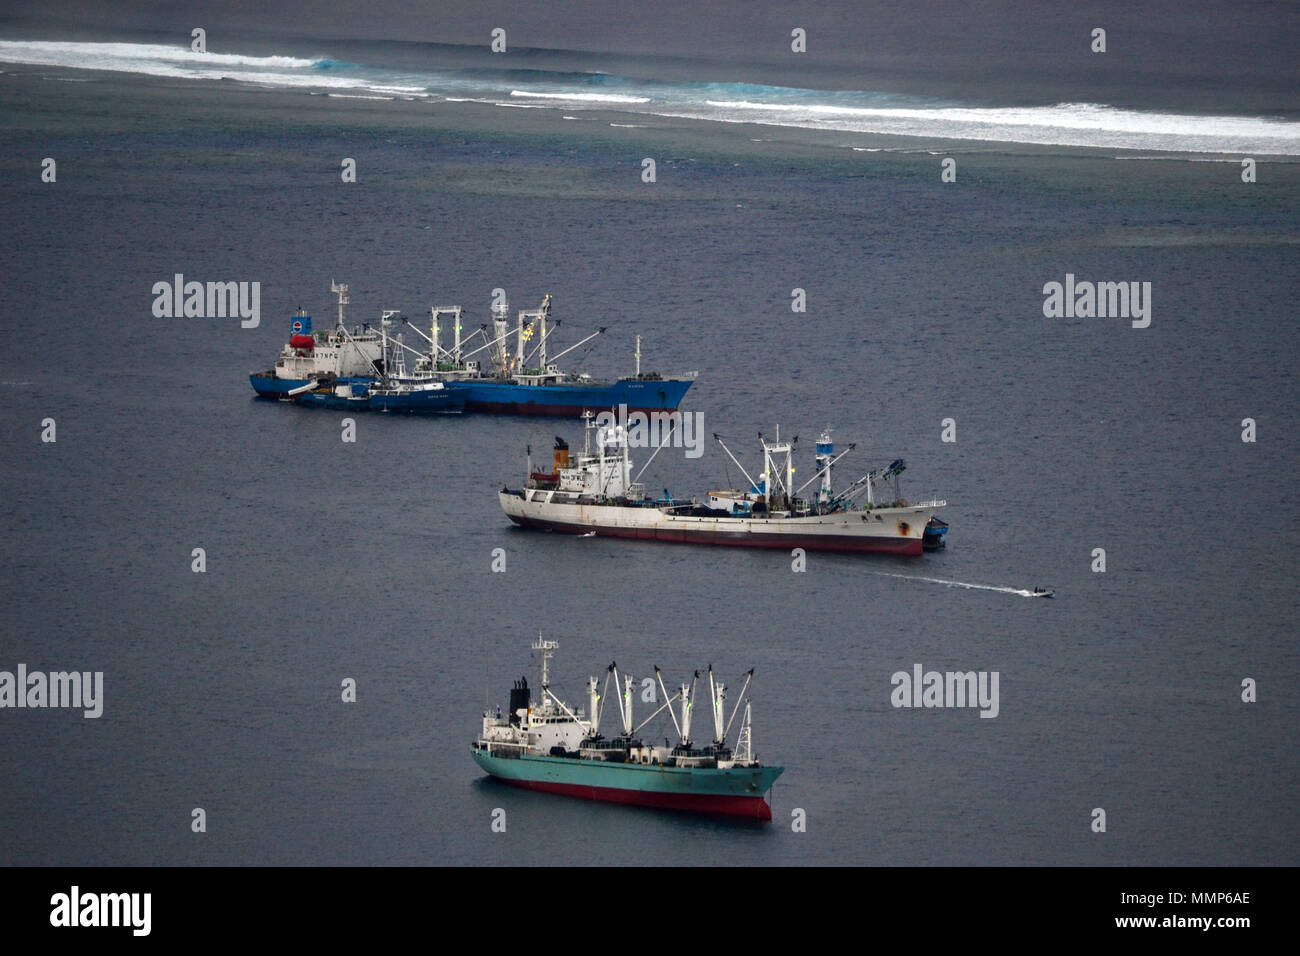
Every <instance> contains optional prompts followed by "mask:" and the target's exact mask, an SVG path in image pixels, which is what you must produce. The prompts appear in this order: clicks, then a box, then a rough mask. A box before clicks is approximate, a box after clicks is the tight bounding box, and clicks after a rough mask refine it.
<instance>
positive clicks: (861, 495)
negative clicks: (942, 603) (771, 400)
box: [498, 415, 948, 555]
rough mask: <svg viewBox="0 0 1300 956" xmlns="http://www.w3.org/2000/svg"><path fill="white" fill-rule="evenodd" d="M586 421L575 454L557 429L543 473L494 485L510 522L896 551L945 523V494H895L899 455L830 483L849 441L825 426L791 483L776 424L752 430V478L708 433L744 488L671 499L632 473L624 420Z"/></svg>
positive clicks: (744, 543)
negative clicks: (882, 494) (809, 471)
mask: <svg viewBox="0 0 1300 956" xmlns="http://www.w3.org/2000/svg"><path fill="white" fill-rule="evenodd" d="M585 423H586V443H585V447H584V451H583V454H582V455H581V456H579V457H578V460H577V462H576V463H571V461H570V457H569V447H568V444H567V443H566V442H565V441H564V439H562V438H558V437H557V439H556V443H555V451H554V465H553V468H552V470H551V471H550V472H533V470H532V465H531V461H530V463H529V466H528V469H527V479H526V481H525V482H524V485H523V487H520V488H514V489H512V488H510V487H508V486H507V487H505V488H503V489H502V490H501V491H500V493H499V495H498V497H499V500H500V502H501V508H502V510H503V511H504V512H505V513H506V515H507V516H508V517H509V518H510V520H511V521H513V522H514V523H515V524H517V525H520V526H523V527H527V528H538V529H544V530H548V531H558V532H564V533H569V534H590V533H595V534H596V535H597V536H609V537H616V538H640V539H647V540H655V541H671V542H677V543H696V544H716V545H732V546H740V547H759V548H784V549H787V550H789V549H793V548H804V549H815V550H823V551H854V552H878V553H885V554H903V555H914V554H920V553H921V552H922V551H923V550H926V549H932V548H937V547H940V546H942V544H943V543H944V540H945V536H946V534H947V531H948V525H947V524H946V523H945V522H943V521H942V520H941V519H939V518H937V517H936V516H935V512H936V511H938V510H939V509H940V508H943V507H945V506H946V505H947V502H946V501H939V500H934V501H922V502H917V503H909V502H908V501H906V500H905V499H903V498H902V497H901V495H900V494H899V490H898V476H899V475H900V474H901V473H902V472H903V470H904V469H905V468H906V467H907V466H906V462H904V461H903V460H902V459H901V458H900V459H894V460H893V461H891V462H890V463H889V464H888V465H886V466H884V467H881V468H878V469H876V470H874V471H869V472H867V473H866V474H865V475H863V476H862V477H860V478H858V479H857V480H856V481H854V482H853V483H852V484H850V485H849V486H847V487H846V488H845V489H843V490H842V491H839V492H836V491H834V490H833V487H832V483H831V469H832V467H833V466H834V465H835V464H836V463H837V462H838V461H839V460H840V459H841V458H843V457H844V455H846V454H848V453H849V452H850V451H852V450H853V449H854V447H855V446H853V445H850V446H849V447H848V449H846V450H845V451H844V452H841V453H839V454H836V452H835V446H834V443H833V442H832V441H831V437H830V433H829V432H824V433H823V434H822V435H821V436H820V437H819V438H818V439H817V446H816V458H815V460H816V465H817V472H816V474H814V475H813V477H812V478H811V479H809V480H808V481H807V482H805V483H804V484H803V485H801V486H800V487H798V488H796V487H795V486H794V457H793V455H794V449H795V444H796V442H797V441H798V439H797V438H795V439H794V440H793V441H783V440H782V439H781V437H780V429H779V428H778V429H777V436H776V439H775V440H772V441H769V440H768V439H766V438H763V437H762V436H760V442H761V444H762V450H763V470H762V471H761V472H760V473H759V476H758V478H757V480H755V479H754V478H751V477H750V475H749V473H748V472H747V471H745V468H744V466H743V465H741V464H740V461H739V460H738V459H737V458H736V456H735V455H733V454H732V453H731V450H730V449H729V448H727V446H726V444H725V443H723V441H722V439H721V438H719V437H718V436H717V435H714V438H715V440H717V441H718V443H719V445H721V447H722V449H723V451H725V452H726V454H727V456H728V457H729V458H730V459H731V461H732V462H734V463H735V465H736V466H737V467H738V468H739V469H740V472H741V474H742V475H744V476H745V478H746V479H747V480H748V482H749V485H748V490H745V489H736V488H732V489H725V490H718V491H711V492H709V493H708V495H707V496H706V497H705V498H704V499H702V500H701V499H677V498H670V497H669V496H668V494H667V492H666V491H665V494H664V497H662V498H658V499H653V498H650V497H648V496H647V494H646V490H645V485H644V484H642V483H641V482H639V481H637V480H636V478H639V477H640V472H638V473H637V476H636V477H633V475H632V462H631V459H630V457H629V455H628V429H627V426H625V425H621V424H611V425H607V426H599V425H597V424H596V423H595V422H594V421H593V419H592V417H591V416H590V415H587V416H585ZM593 432H595V449H594V450H593V449H592V440H591V439H592V433H593ZM662 447H663V445H660V448H662ZM657 453H658V449H656V452H655V454H657ZM781 456H784V463H783V464H782V462H781ZM650 458H651V460H653V458H654V455H653V454H652V455H651V456H650ZM646 465H649V460H648V461H647V462H646ZM644 470H645V466H642V471H644ZM813 482H819V485H818V487H817V490H816V492H815V494H814V495H813V496H812V497H811V498H801V497H799V496H800V494H801V493H803V492H804V490H805V489H806V488H808V487H809V485H811V484H812V483H813ZM886 482H892V484H893V492H894V494H893V498H892V499H890V500H887V501H883V502H882V501H877V500H876V494H875V493H876V490H877V489H878V488H880V487H881V486H882V485H884V484H885V483H886ZM859 499H861V500H859Z"/></svg>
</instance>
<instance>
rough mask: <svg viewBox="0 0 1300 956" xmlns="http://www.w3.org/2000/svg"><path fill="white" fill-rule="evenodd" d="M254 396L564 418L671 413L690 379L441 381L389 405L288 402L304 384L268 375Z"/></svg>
mask: <svg viewBox="0 0 1300 956" xmlns="http://www.w3.org/2000/svg"><path fill="white" fill-rule="evenodd" d="M249 381H250V382H251V384H252V386H253V389H254V391H256V392H257V394H258V395H260V396H262V397H264V398H286V399H288V400H289V401H293V402H297V403H298V404H300V405H308V406H316V407H324V408H355V409H367V408H374V409H376V410H382V411H409V412H446V411H461V410H463V411H469V412H489V413H497V414H505V415H546V416H556V417H568V416H578V415H581V414H582V412H583V411H587V410H590V411H592V412H600V411H602V410H605V409H611V408H614V409H616V408H618V407H619V406H620V405H625V406H627V408H628V409H629V410H631V411H638V410H639V411H646V412H650V411H672V410H674V409H676V408H677V406H678V405H679V404H680V403H681V400H682V398H683V397H685V395H686V392H687V390H688V389H689V388H690V387H691V384H692V383H691V380H690V379H668V380H662V381H641V380H636V379H623V380H620V381H617V382H612V383H606V384H603V385H517V384H515V383H514V382H447V383H445V384H446V387H445V389H442V390H440V391H439V392H438V393H435V394H438V395H439V396H442V395H445V396H446V397H445V399H443V398H439V399H438V400H434V398H433V397H432V396H431V395H430V394H429V393H411V394H410V395H403V396H390V398H391V399H393V401H391V402H380V401H379V399H380V398H382V396H375V397H374V399H364V400H358V399H347V398H339V397H337V396H334V395H323V394H319V393H316V392H305V393H303V394H302V395H295V396H292V397H290V396H289V395H288V392H289V390H290V389H294V388H297V387H299V386H301V385H306V384H307V382H306V380H296V379H279V378H275V377H274V376H272V375H265V374H253V375H250V376H249ZM338 381H339V382H340V383H348V382H351V383H354V384H360V385H365V384H368V383H370V382H372V381H373V380H371V379H339V380H338Z"/></svg>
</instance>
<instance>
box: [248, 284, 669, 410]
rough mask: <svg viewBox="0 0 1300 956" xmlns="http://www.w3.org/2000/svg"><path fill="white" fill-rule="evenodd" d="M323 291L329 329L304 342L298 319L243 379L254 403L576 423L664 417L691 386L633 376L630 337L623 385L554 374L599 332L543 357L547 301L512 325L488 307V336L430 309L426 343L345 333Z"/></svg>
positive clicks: (453, 309) (340, 303)
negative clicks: (266, 364) (624, 414)
mask: <svg viewBox="0 0 1300 956" xmlns="http://www.w3.org/2000/svg"><path fill="white" fill-rule="evenodd" d="M330 291H331V292H333V293H334V294H335V295H336V296H337V297H338V299H337V308H338V319H337V323H336V325H335V326H334V328H333V329H329V330H318V331H316V332H313V331H312V328H311V316H309V315H306V314H305V313H304V312H303V310H301V309H299V310H298V314H297V315H295V316H294V317H293V321H292V323H291V325H290V338H289V341H288V342H287V343H286V344H285V345H284V347H283V348H282V349H281V351H280V355H279V357H278V358H277V360H276V364H275V366H274V367H273V368H271V369H268V370H266V371H262V372H253V373H251V374H250V376H249V381H250V383H251V384H252V386H253V389H254V391H256V392H257V394H258V395H259V396H261V397H263V398H274V399H279V400H282V401H291V402H296V403H298V404H301V405H311V406H322V407H327V408H356V409H367V408H369V409H373V410H377V411H407V412H440V413H445V412H449V411H451V412H459V411H468V412H486V413H496V414H513V415H547V416H556V417H565V416H574V417H576V416H578V415H580V414H581V413H582V412H583V411H585V410H595V409H600V408H609V407H611V406H620V405H622V406H626V407H627V408H629V409H631V410H633V411H643V412H654V411H672V410H674V409H676V408H677V406H678V405H679V404H680V403H681V400H682V398H683V397H684V396H685V395H686V391H687V389H689V388H690V387H691V385H692V383H693V382H694V379H695V373H694V372H690V373H686V374H684V375H680V376H676V377H664V376H661V375H659V374H657V373H655V372H642V371H641V337H640V336H639V335H638V336H637V337H636V356H635V359H636V370H635V372H634V374H633V375H632V376H631V377H628V378H620V379H617V380H615V381H612V382H598V381H596V380H595V379H593V378H592V377H591V376H589V375H586V374H580V373H577V374H575V373H567V372H564V371H562V370H561V368H560V366H559V364H558V361H559V360H560V359H561V358H563V357H564V356H565V355H568V354H569V353H570V352H573V351H574V350H575V349H577V348H579V347H581V346H583V345H586V344H587V343H589V342H591V341H592V340H594V339H595V338H597V337H598V336H600V335H602V334H604V332H605V331H606V329H605V328H603V327H602V328H599V329H597V330H596V331H595V332H593V333H591V334H590V335H588V336H586V337H585V338H583V339H581V340H580V341H578V342H576V343H575V344H573V345H571V346H569V347H568V348H566V349H564V350H563V351H561V352H559V353H557V354H554V355H549V354H548V345H549V339H550V337H551V335H552V334H553V332H554V330H555V328H556V327H558V325H559V322H558V321H556V322H552V321H550V311H551V297H550V296H549V295H547V296H546V297H545V298H544V299H543V300H542V304H541V306H540V307H539V308H537V309H521V310H519V313H518V318H517V320H516V322H515V323H514V324H513V325H512V324H511V322H510V307H509V303H508V302H506V301H504V300H501V301H499V302H497V303H495V304H494V305H493V307H492V326H491V328H490V329H489V327H488V326H487V325H483V326H481V327H480V328H479V329H477V330H476V331H474V332H472V333H471V334H470V335H468V336H462V334H461V333H462V332H463V330H464V326H463V320H464V309H462V308H461V307H460V306H458V305H448V306H434V307H433V308H431V309H430V310H429V315H430V321H429V325H428V328H429V332H428V334H427V335H426V334H425V332H424V330H423V329H421V328H419V327H418V326H416V325H414V324H413V323H411V322H410V320H409V319H407V318H405V317H404V316H402V315H401V314H400V313H399V312H396V311H393V310H387V311H385V312H383V313H382V315H381V316H380V321H379V328H378V329H374V328H372V327H371V326H370V325H369V324H368V323H367V324H364V325H361V326H358V327H353V328H352V329H349V328H348V327H347V324H346V321H345V313H344V310H345V307H346V306H347V305H348V304H349V302H350V299H349V298H348V287H347V286H346V285H344V284H341V283H336V282H331V284H330ZM444 323H449V324H450V326H451V329H450V331H451V336H450V339H451V342H450V345H447V344H445V337H444V336H443V331H444ZM399 325H400V326H401V327H402V328H404V329H406V330H409V331H410V332H412V333H413V334H414V335H415V336H417V337H418V338H419V339H421V340H422V341H423V343H424V344H425V346H426V347H425V348H424V349H423V350H422V349H417V348H413V347H412V346H410V345H408V344H407V343H406V341H405V333H404V332H398V331H396V329H397V327H398V326H399ZM511 337H513V338H514V341H515V348H514V351H513V354H512V353H511V350H510V348H509V342H510V339H511ZM480 338H481V340H482V341H478V340H479V339H480ZM408 355H409V356H410V357H411V365H410V368H409V369H408V362H407V358H408ZM475 356H479V357H478V358H476V357H475ZM435 386H436V387H435Z"/></svg>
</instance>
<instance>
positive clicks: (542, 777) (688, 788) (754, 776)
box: [470, 636, 783, 820]
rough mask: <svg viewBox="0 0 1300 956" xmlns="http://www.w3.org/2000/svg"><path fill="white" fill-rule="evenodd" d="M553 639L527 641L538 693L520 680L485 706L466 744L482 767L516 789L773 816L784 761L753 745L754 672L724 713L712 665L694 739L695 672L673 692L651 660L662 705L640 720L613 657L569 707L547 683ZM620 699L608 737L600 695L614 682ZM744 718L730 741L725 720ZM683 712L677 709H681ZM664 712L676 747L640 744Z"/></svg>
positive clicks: (627, 678) (628, 681)
mask: <svg viewBox="0 0 1300 956" xmlns="http://www.w3.org/2000/svg"><path fill="white" fill-rule="evenodd" d="M558 646H559V645H558V643H557V642H556V641H547V640H543V639H542V638H541V637H540V636H539V637H538V639H537V642H536V643H535V644H533V646H532V649H533V652H534V653H535V654H538V655H540V656H541V658H542V686H541V692H542V694H541V699H540V700H534V699H533V698H532V694H531V691H530V689H529V687H528V680H527V679H526V678H525V679H523V680H520V681H516V682H515V686H514V687H513V688H512V689H511V691H510V706H509V709H508V710H507V712H506V713H505V714H502V713H501V708H500V707H498V708H497V710H496V713H495V714H492V713H484V715H483V730H482V734H481V735H480V736H479V738H478V739H477V740H475V741H474V742H473V743H472V744H471V745H470V754H471V756H472V757H473V758H474V762H475V763H477V764H478V765H479V766H480V767H481V768H482V769H483V770H485V771H486V772H487V773H489V774H491V775H492V776H493V777H495V778H497V779H499V780H502V781H504V782H505V783H508V784H511V785H512V786H517V787H526V788H528V789H530V790H542V791H547V792H550V793H559V794H565V795H567V796H574V797H583V798H586V799H589V800H605V801H609V802H613V803H627V804H636V805H638V806H646V807H658V808H662V809H671V810H690V811H696V812H702V813H714V814H721V815H725V816H739V817H747V818H750V819H756V820H770V819H772V808H771V806H770V805H769V804H768V802H767V794H768V791H770V790H771V789H772V784H773V783H775V782H776V778H777V777H779V776H780V775H781V772H782V769H783V768H781V767H767V766H764V765H763V764H762V763H760V762H759V761H758V759H757V758H756V757H755V756H754V752H753V739H752V729H751V717H752V713H751V705H750V701H749V700H748V699H747V698H745V691H746V690H748V689H749V684H750V681H751V679H752V678H753V674H754V672H753V671H752V670H751V671H750V672H749V673H748V674H747V675H746V676H745V684H744V686H743V687H742V688H741V691H740V695H739V698H738V700H737V703H736V706H735V707H734V708H733V709H732V712H731V718H730V720H725V718H726V713H725V703H726V685H724V684H722V683H720V682H716V681H715V680H714V677H713V668H712V666H710V667H709V670H708V683H709V695H710V711H711V713H712V717H713V740H712V742H711V743H709V744H707V745H703V746H697V745H696V744H695V743H694V742H693V741H692V739H691V716H692V711H693V708H694V705H695V690H696V685H697V684H698V682H699V677H700V675H699V672H698V671H697V672H696V673H695V676H694V678H693V679H692V680H691V682H690V683H689V684H686V683H683V684H682V685H681V686H680V687H679V688H678V689H677V691H676V692H675V693H673V694H672V695H669V693H668V690H667V688H666V687H665V686H664V681H663V675H662V674H661V673H660V671H659V668H657V667H656V668H655V669H654V672H655V680H656V681H657V682H658V686H659V689H660V690H661V691H662V693H663V700H664V702H663V704H662V705H661V706H660V707H659V708H658V709H657V710H656V711H655V712H654V713H652V714H651V715H650V717H649V718H648V719H647V720H646V721H644V722H642V723H641V724H640V725H635V723H634V721H633V719H632V702H633V696H634V695H633V687H634V686H635V684H636V680H635V678H633V677H632V676H631V675H627V674H625V675H622V676H621V677H620V675H619V673H618V666H617V665H616V664H610V665H609V668H608V669H607V672H606V677H605V686H604V690H603V691H602V690H600V684H599V681H597V679H596V678H595V677H591V678H588V681H587V694H588V706H587V709H586V712H585V714H584V711H583V709H582V708H577V709H574V708H571V707H569V706H568V705H567V704H565V703H564V702H563V701H561V700H560V699H559V698H558V697H557V696H555V694H554V693H552V692H551V689H550V671H549V665H550V660H551V656H552V654H553V653H554V651H555V649H556V648H557V647H558ZM611 681H612V682H613V684H614V698H613V699H614V701H615V703H616V704H617V705H618V710H619V713H618V716H619V732H618V733H617V735H616V736H613V737H606V736H604V735H603V734H602V732H601V716H602V710H603V701H605V700H608V699H610V698H609V696H608V693H607V692H608V690H609V684H610V682H611ZM742 702H743V704H744V711H743V713H744V719H743V722H742V723H741V725H740V728H739V731H738V734H737V739H736V745H735V747H734V748H732V747H729V746H728V745H727V738H728V736H729V732H730V729H731V725H732V724H733V723H734V722H735V719H736V716H737V713H739V712H740V705H741V703H742ZM678 710H680V717H679V716H678ZM664 711H667V713H668V714H669V716H670V717H671V718H672V722H673V727H674V728H675V729H676V731H677V733H678V737H679V740H678V743H677V745H676V746H671V745H667V743H666V742H665V746H663V747H659V746H656V745H654V744H649V743H645V742H643V741H642V740H641V739H640V737H639V736H638V734H639V733H640V731H641V730H642V729H643V728H644V727H645V726H646V724H648V723H649V722H650V720H653V719H654V718H655V717H656V716H657V715H658V714H660V713H662V712H664Z"/></svg>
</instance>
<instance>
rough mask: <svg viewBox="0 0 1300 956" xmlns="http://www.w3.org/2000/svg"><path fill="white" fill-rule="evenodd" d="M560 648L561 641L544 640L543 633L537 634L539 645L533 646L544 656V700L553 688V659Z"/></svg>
mask: <svg viewBox="0 0 1300 956" xmlns="http://www.w3.org/2000/svg"><path fill="white" fill-rule="evenodd" d="M559 646H560V642H559V641H544V640H542V632H541V631H538V632H537V643H535V644H533V646H532V649H533V650H534V651H539V652H541V655H542V699H543V700H544V699H545V698H546V693H547V691H548V690H549V688H550V686H551V658H552V657H553V656H554V655H555V650H556V648H558V647H559Z"/></svg>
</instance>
